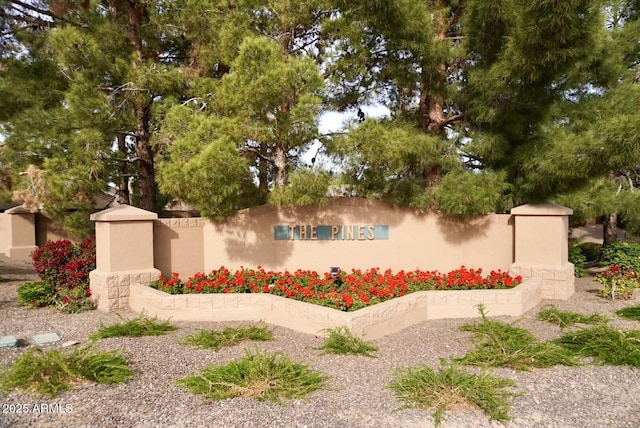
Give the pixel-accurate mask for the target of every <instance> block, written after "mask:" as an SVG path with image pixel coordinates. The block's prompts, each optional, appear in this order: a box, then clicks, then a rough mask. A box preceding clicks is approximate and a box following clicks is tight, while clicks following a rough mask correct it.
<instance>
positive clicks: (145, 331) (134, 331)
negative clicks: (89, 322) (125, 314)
mask: <svg viewBox="0 0 640 428" xmlns="http://www.w3.org/2000/svg"><path fill="white" fill-rule="evenodd" d="M177 329H178V327H176V326H174V325H172V324H171V323H170V322H169V321H168V320H163V321H160V320H158V319H157V318H149V317H147V316H146V315H144V314H141V315H139V316H137V317H136V318H132V319H130V320H127V321H123V322H120V323H114V324H111V325H107V326H104V325H103V326H101V327H100V328H99V329H98V330H97V331H95V332H93V333H91V334H90V335H89V338H90V339H91V340H97V339H105V338H107V337H141V336H160V335H162V334H165V333H167V332H170V331H174V330H177Z"/></svg>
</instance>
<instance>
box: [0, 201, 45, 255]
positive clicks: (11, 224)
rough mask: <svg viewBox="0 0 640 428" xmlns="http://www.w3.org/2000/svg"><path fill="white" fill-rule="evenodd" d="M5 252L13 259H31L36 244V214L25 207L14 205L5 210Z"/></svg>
mask: <svg viewBox="0 0 640 428" xmlns="http://www.w3.org/2000/svg"><path fill="white" fill-rule="evenodd" d="M3 217H4V219H3V223H4V224H3V226H4V228H6V229H5V233H4V236H5V237H6V239H7V241H6V242H4V243H3V246H4V254H6V255H7V257H9V258H10V259H12V260H20V261H27V262H28V261H31V255H32V253H33V252H34V251H35V250H36V249H37V248H38V246H37V245H36V221H35V214H34V213H32V212H30V211H28V210H26V209H24V208H23V207H21V206H20V207H14V208H11V209H9V210H7V211H5V212H4V214H3Z"/></svg>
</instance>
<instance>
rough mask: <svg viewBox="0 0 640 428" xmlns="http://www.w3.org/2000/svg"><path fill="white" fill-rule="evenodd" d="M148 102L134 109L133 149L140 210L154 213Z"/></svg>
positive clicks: (155, 202)
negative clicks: (136, 163) (136, 168)
mask: <svg viewBox="0 0 640 428" xmlns="http://www.w3.org/2000/svg"><path fill="white" fill-rule="evenodd" d="M152 102H153V101H152V100H149V101H148V103H147V105H146V106H144V108H141V109H140V108H136V109H134V114H135V117H136V121H137V124H136V131H135V139H136V142H135V149H136V157H137V158H138V180H139V184H140V203H139V205H140V208H142V209H143V210H147V211H153V212H156V211H157V209H158V207H157V200H156V181H155V171H154V165H153V150H152V148H151V141H150V139H151V135H150V133H149V116H150V114H151V103H152Z"/></svg>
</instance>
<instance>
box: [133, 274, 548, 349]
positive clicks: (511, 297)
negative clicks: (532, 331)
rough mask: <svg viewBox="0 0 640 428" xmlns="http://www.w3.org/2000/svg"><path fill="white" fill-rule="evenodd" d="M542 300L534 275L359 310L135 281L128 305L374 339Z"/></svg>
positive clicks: (182, 316)
mask: <svg viewBox="0 0 640 428" xmlns="http://www.w3.org/2000/svg"><path fill="white" fill-rule="evenodd" d="M541 298H542V287H541V283H540V281H539V280H538V279H536V278H534V279H531V280H528V281H526V282H524V283H522V284H520V285H518V286H517V287H515V288H512V289H506V290H452V291H419V292H416V293H411V294H408V295H406V296H403V297H399V298H395V299H392V300H389V301H386V302H383V303H378V304H376V305H373V306H369V307H366V308H363V309H359V310H357V311H355V312H342V311H338V310H336V309H331V308H327V307H324V306H319V305H314V304H312V303H305V302H300V301H297V300H292V299H287V298H284V297H280V296H274V295H271V294H259V293H258V294H185V295H170V294H167V293H164V292H161V291H158V290H155V289H153V288H151V287H148V286H145V285H141V284H136V285H132V287H131V296H130V298H129V304H130V306H131V309H132V310H134V311H136V312H143V311H144V313H145V314H148V315H150V316H156V317H158V318H161V319H168V318H170V319H172V320H180V321H202V322H225V321H250V322H266V323H268V324H273V325H279V326H281V327H286V328H290V329H292V330H296V331H299V332H302V333H307V334H317V335H325V333H324V332H323V330H325V329H329V328H335V327H340V326H345V327H347V328H349V330H351V332H352V333H354V334H356V335H358V336H360V337H366V338H367V339H371V340H374V339H378V338H380V337H383V336H386V335H389V334H393V333H397V332H399V331H400V330H402V329H404V328H406V327H409V326H412V325H415V324H419V323H421V322H424V321H428V320H433V319H442V318H474V317H477V316H478V315H479V311H478V305H480V304H482V305H484V307H485V313H486V314H487V315H489V316H498V315H511V316H519V315H522V314H523V313H525V312H526V311H528V310H530V309H532V308H533V307H535V306H536V305H537V304H538V303H539V302H540V300H541Z"/></svg>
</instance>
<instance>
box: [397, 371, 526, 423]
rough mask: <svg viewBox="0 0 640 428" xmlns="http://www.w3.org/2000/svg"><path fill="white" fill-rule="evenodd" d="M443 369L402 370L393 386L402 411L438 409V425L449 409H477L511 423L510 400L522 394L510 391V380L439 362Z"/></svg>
mask: <svg viewBox="0 0 640 428" xmlns="http://www.w3.org/2000/svg"><path fill="white" fill-rule="evenodd" d="M440 366H441V367H440V370H439V371H436V370H434V369H432V368H431V367H428V366H416V367H408V368H403V369H399V370H397V371H396V372H395V374H394V380H393V381H392V383H391V384H390V387H391V389H393V391H394V392H395V395H396V397H397V398H398V399H399V400H400V401H402V402H403V403H404V406H403V408H409V407H418V408H430V409H435V412H434V414H433V419H434V423H435V425H436V426H439V425H440V423H441V421H442V415H443V414H444V412H445V411H447V410H455V409H457V408H463V407H478V408H480V409H482V410H484V412H485V413H486V414H487V415H488V416H489V418H491V419H493V420H498V421H507V420H509V419H510V418H509V411H510V410H511V402H510V399H511V398H512V397H514V396H517V395H519V394H518V393H516V392H513V391H512V390H511V387H514V386H515V383H514V382H513V381H512V380H511V379H506V378H500V377H495V376H492V375H490V374H488V373H486V372H482V373H481V374H469V373H467V372H466V371H464V370H463V369H462V368H461V367H460V366H458V365H456V364H452V363H449V364H447V363H445V362H444V361H443V360H441V362H440Z"/></svg>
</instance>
